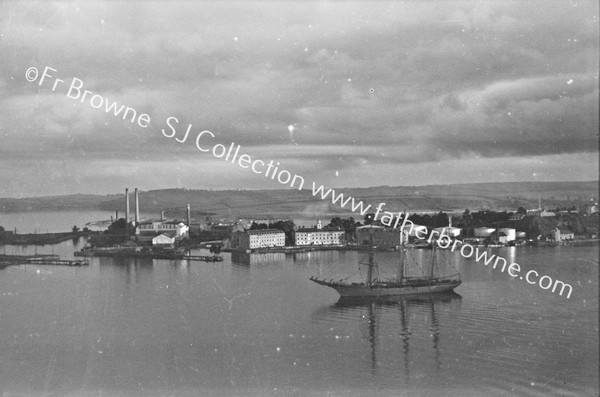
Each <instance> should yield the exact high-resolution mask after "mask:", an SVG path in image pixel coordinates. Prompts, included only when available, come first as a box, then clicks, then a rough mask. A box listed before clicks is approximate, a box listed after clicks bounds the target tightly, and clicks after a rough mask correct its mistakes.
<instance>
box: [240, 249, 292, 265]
mask: <svg viewBox="0 0 600 397" xmlns="http://www.w3.org/2000/svg"><path fill="white" fill-rule="evenodd" d="M285 256H286V254H285V253H282V252H269V253H264V254H247V253H243V252H232V253H231V262H232V263H233V264H235V265H244V266H249V265H272V264H281V263H284V262H285Z"/></svg>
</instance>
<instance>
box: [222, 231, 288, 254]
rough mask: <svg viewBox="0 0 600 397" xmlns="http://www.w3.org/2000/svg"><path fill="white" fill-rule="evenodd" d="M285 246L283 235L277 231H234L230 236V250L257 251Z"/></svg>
mask: <svg viewBox="0 0 600 397" xmlns="http://www.w3.org/2000/svg"><path fill="white" fill-rule="evenodd" d="M283 246H285V233H284V232H283V231H281V230H279V229H257V230H246V231H243V232H242V231H236V232H233V233H232V234H231V248H232V249H241V250H248V249H257V248H271V247H283Z"/></svg>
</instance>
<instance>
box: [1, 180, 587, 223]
mask: <svg viewBox="0 0 600 397" xmlns="http://www.w3.org/2000/svg"><path fill="white" fill-rule="evenodd" d="M336 191H337V189H336ZM339 192H341V193H343V194H344V195H345V196H346V197H348V196H352V197H354V198H355V199H356V200H357V201H358V200H363V201H364V202H365V204H371V205H372V206H376V205H377V204H379V203H380V202H384V203H386V206H385V209H386V210H388V211H401V210H404V209H406V210H408V211H409V212H419V211H435V212H438V211H446V212H452V211H463V210H464V209H466V208H469V209H471V210H481V209H490V210H508V211H514V210H515V209H516V208H518V207H519V206H522V207H525V208H537V207H538V197H539V196H541V199H542V207H545V208H551V207H556V206H572V205H577V206H579V205H581V204H583V203H589V202H590V199H592V198H593V199H594V200H598V182H595V181H592V182H519V183H485V184H462V185H430V186H397V187H390V186H378V187H370V188H343V189H339ZM188 203H189V204H190V205H191V207H192V210H193V212H194V214H195V215H202V214H216V215H219V216H225V217H260V216H265V217H267V216H271V217H314V216H316V215H329V214H339V215H342V214H348V215H350V214H352V213H351V210H350V209H349V208H348V207H346V209H342V208H340V207H339V206H338V205H333V204H331V200H321V198H320V197H313V196H312V192H311V191H310V190H303V191H298V190H291V189H289V190H282V189H280V190H216V191H212V190H188V189H161V190H151V191H141V192H140V207H141V211H142V212H146V213H147V212H156V213H157V214H159V213H160V211H161V210H164V211H166V212H167V214H169V215H171V216H181V215H182V214H184V213H185V207H186V205H187V204H188ZM131 206H132V209H133V194H132V196H131ZM124 208H125V200H124V195H123V194H121V195H115V194H113V195H106V196H99V195H69V196H57V197H34V198H22V199H12V198H0V211H1V212H15V211H40V210H57V211H58V210H67V209H70V210H72V209H76V210H86V209H90V210H91V209H102V210H109V211H114V210H119V211H123V210H124ZM355 215H356V214H355Z"/></svg>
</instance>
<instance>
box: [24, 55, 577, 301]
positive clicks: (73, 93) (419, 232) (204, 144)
mask: <svg viewBox="0 0 600 397" xmlns="http://www.w3.org/2000/svg"><path fill="white" fill-rule="evenodd" d="M56 72H57V70H56V69H54V68H51V67H49V66H46V67H45V68H44V70H43V72H42V73H41V75H40V72H39V70H38V69H37V68H36V67H33V66H32V67H30V68H28V69H27V71H26V72H25V79H26V80H27V81H29V82H35V81H37V83H38V85H39V86H42V85H43V84H45V83H47V85H48V86H51V90H52V91H53V92H56V91H57V89H58V88H59V87H65V86H66V85H67V84H65V82H66V80H63V79H59V78H58V77H56ZM38 78H39V79H38ZM84 87H85V84H84V82H83V81H82V80H81V79H78V78H76V77H73V78H72V79H71V80H70V83H68V89H67V90H66V96H67V98H70V99H72V100H75V101H79V102H81V103H84V102H87V103H89V105H90V106H91V107H92V108H94V109H98V110H102V111H104V112H106V113H107V114H112V115H113V116H114V117H118V118H121V119H123V120H124V121H129V122H130V123H131V124H133V125H138V126H139V127H140V128H148V127H149V126H150V125H151V122H152V120H151V117H150V115H148V114H146V113H139V112H138V111H136V109H134V108H132V107H129V106H125V105H119V104H117V102H116V101H111V100H109V99H108V98H105V97H103V96H102V95H100V94H96V93H94V92H92V91H90V90H87V89H85V88H84ZM165 124H166V126H167V128H161V130H160V131H161V133H162V134H163V135H164V136H165V137H167V138H173V139H174V140H175V141H176V142H179V143H185V142H187V141H188V138H189V136H190V134H191V133H192V127H193V126H192V124H188V125H187V127H185V128H184V129H179V120H178V119H177V118H176V117H173V116H170V117H167V118H166V120H165ZM183 131H185V132H183ZM215 139H216V135H215V134H214V133H212V132H211V131H207V130H202V131H199V132H197V133H196V136H195V139H193V138H192V139H191V141H193V142H195V145H196V148H197V149H198V150H199V151H200V152H202V153H211V154H212V155H213V156H214V157H215V158H219V159H222V160H224V161H229V162H231V163H233V164H237V165H238V166H240V167H241V168H244V169H249V170H251V171H252V172H254V173H255V174H257V175H263V177H265V178H268V179H271V180H274V181H277V182H279V183H280V184H282V185H286V186H289V187H292V188H297V189H298V190H302V189H303V188H304V185H305V179H304V178H303V177H302V176H300V175H297V174H293V173H292V172H290V171H288V170H286V169H283V168H282V167H281V163H280V162H278V161H273V160H269V161H264V160H261V159H256V158H253V157H252V156H250V155H249V154H247V153H243V150H242V146H241V145H238V144H236V143H234V142H231V143H230V144H229V145H228V146H226V145H223V144H221V143H218V142H215ZM312 195H313V197H319V198H320V199H321V200H331V203H332V204H334V205H339V206H340V207H341V208H346V209H349V210H351V211H352V212H354V213H359V214H360V215H361V216H365V215H366V214H367V213H369V211H370V210H371V208H372V207H371V205H368V204H365V203H364V202H363V201H362V200H357V199H355V198H354V197H351V196H345V195H344V194H343V193H339V192H336V191H335V190H334V189H327V188H325V187H324V186H323V185H320V184H317V183H315V182H312ZM384 206H385V203H379V204H378V205H377V207H375V213H374V217H373V221H376V220H379V222H381V224H383V225H385V226H388V227H393V228H398V227H400V234H401V235H403V234H404V233H406V234H407V235H408V234H412V233H413V228H414V227H415V225H414V224H413V222H411V221H410V220H408V213H406V212H405V213H401V212H397V213H393V212H390V211H384V210H383V207H384ZM400 222H402V223H400ZM407 224H410V225H409V228H410V229H409V230H408V231H406V227H407ZM436 233H437V235H438V236H437V237H434V235H435V234H436ZM414 235H415V236H416V237H417V238H418V239H420V240H424V239H426V238H427V241H428V242H429V243H431V244H437V245H438V246H439V247H440V248H444V249H450V251H452V252H454V251H456V250H458V251H459V252H460V254H461V255H462V256H463V257H464V258H472V257H473V256H475V262H477V263H483V264H484V265H485V266H489V265H490V264H491V266H492V268H493V269H494V270H496V269H500V271H501V272H504V271H505V270H506V272H507V273H508V275H509V276H510V277H513V278H515V279H517V278H518V279H519V280H525V281H526V282H527V283H528V284H536V285H538V286H539V287H540V288H541V289H543V290H549V289H550V288H552V289H551V291H552V292H553V293H556V292H558V295H560V296H562V295H563V292H565V291H568V292H567V294H566V297H567V299H568V298H570V297H571V293H572V291H573V287H572V286H571V285H570V284H566V283H564V282H562V281H560V280H553V279H552V278H551V277H550V276H547V275H543V276H541V277H539V276H540V274H539V273H538V272H537V271H535V270H529V271H528V272H526V273H524V272H523V271H522V270H521V265H519V264H518V263H514V262H513V263H510V264H509V263H508V261H507V260H506V259H505V258H503V257H501V256H498V255H489V253H488V251H487V250H482V251H480V250H479V247H474V246H472V245H470V244H468V243H464V242H463V241H460V240H458V239H452V238H451V237H450V236H448V235H446V234H442V235H440V233H438V232H437V231H434V230H432V231H431V234H429V237H428V233H427V228H425V227H423V226H420V227H419V228H415V229H414ZM459 246H460V248H458V247H459ZM492 262H493V263H492ZM523 274H524V275H523ZM559 288H560V290H559Z"/></svg>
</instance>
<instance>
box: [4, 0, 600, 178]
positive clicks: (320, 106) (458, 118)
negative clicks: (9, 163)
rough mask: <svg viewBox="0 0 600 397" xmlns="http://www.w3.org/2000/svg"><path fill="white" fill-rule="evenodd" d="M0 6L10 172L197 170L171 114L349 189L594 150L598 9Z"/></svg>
mask: <svg viewBox="0 0 600 397" xmlns="http://www.w3.org/2000/svg"><path fill="white" fill-rule="evenodd" d="M0 7H1V8H2V13H0V14H1V15H2V16H0V33H1V36H0V39H1V40H0V51H2V54H3V57H2V61H0V137H1V138H2V145H0V153H1V154H2V156H3V157H4V158H11V159H12V160H13V161H18V160H19V158H22V157H23V155H24V154H27V153H35V155H36V156H37V157H38V158H39V159H40V160H42V159H46V160H49V159H52V158H53V157H55V156H67V157H72V158H80V159H84V158H88V159H96V160H98V161H100V160H102V159H111V160H115V161H124V162H126V161H128V160H131V159H137V160H138V161H142V160H144V161H146V160H148V159H155V160H156V161H167V160H173V159H185V160H186V161H195V159H196V158H197V154H198V153H197V150H196V149H195V147H194V145H193V143H191V144H189V145H181V144H178V143H176V142H173V140H168V139H167V138H165V137H164V136H163V135H162V134H161V128H166V124H165V120H166V118H167V117H169V116H175V117H177V118H178V119H179V120H180V126H181V128H182V130H185V128H186V126H187V125H188V124H192V125H193V131H201V130H210V131H213V132H214V133H215V134H216V135H217V139H218V141H219V142H220V143H223V144H227V143H229V142H236V143H239V144H241V145H243V146H244V147H245V148H248V150H251V151H253V152H254V153H257V155H262V156H263V157H264V156H265V154H268V155H269V156H270V155H273V156H276V157H282V158H288V159H290V158H293V159H294V162H295V165H297V166H298V167H299V168H300V169H301V170H302V171H303V172H307V173H315V175H317V174H318V172H319V171H321V170H322V169H323V168H322V167H323V164H327V165H332V164H338V163H339V167H344V168H345V169H348V170H350V169H353V170H354V173H355V174H357V175H358V174H362V172H361V171H360V170H358V168H361V167H362V168H366V169H371V170H376V169H377V170H379V168H378V167H380V166H381V165H382V164H387V165H388V166H389V167H391V168H390V169H392V168H393V166H392V165H391V164H415V163H426V162H428V161H431V160H432V159H433V160H438V161H452V160H458V161H460V160H461V159H465V158H476V157H477V156H479V158H481V159H485V158H502V157H507V158H514V157H515V156H532V155H534V156H546V155H554V154H556V155H568V154H573V153H597V151H598V141H597V131H598V113H597V108H598V12H597V11H598V10H597V5H595V4H594V3H593V2H585V1H583V2H577V3H572V2H563V1H556V2H553V1H550V2H547V3H544V7H540V6H539V3H537V2H536V3H527V2H525V3H523V2H501V3H500V2H492V3H480V2H469V1H467V2H460V3H456V2H450V1H436V2H381V3H363V2H344V3H335V2H309V3H300V2H286V3H282V4H279V3H271V2H269V3H253V2H250V3H235V4H234V3H215V2H199V3H191V2H175V3H169V4H165V3H162V2H144V3H139V2H134V3H123V2H112V1H107V2H101V1H99V2H85V3H71V2H64V3H63V2H59V3H55V2H26V3H16V2H8V3H3V4H2V6H0ZM46 65H48V66H51V67H54V68H55V69H57V71H58V72H57V75H58V76H59V77H60V78H63V79H65V81H67V82H68V81H70V79H72V78H73V77H76V78H78V79H81V80H82V81H84V83H85V86H86V88H87V89H89V90H91V91H93V92H94V93H97V94H99V95H102V96H103V97H105V98H108V99H110V100H114V101H116V102H117V103H119V104H123V105H125V106H130V107H132V108H134V109H136V110H137V111H138V112H140V113H141V112H145V113H148V114H149V115H150V116H151V118H152V122H151V125H150V126H149V127H148V128H146V129H143V128H140V127H138V126H135V125H132V124H131V123H129V122H127V121H124V120H121V119H118V118H115V117H114V116H111V115H109V114H107V113H106V112H104V111H101V110H98V109H93V108H91V106H90V105H89V103H85V102H84V103H81V102H79V101H75V100H72V99H69V98H66V97H65V90H66V87H62V91H61V90H58V91H57V92H52V91H51V90H50V87H49V86H42V87H40V86H38V85H37V84H35V83H28V82H26V81H25V79H24V73H25V70H26V69H27V68H28V67H30V66H37V67H38V68H43V67H44V66H46ZM66 84H68V83H66ZM289 125H293V126H294V131H293V134H291V133H290V131H289V130H288V126H289ZM481 161H483V160H481ZM217 163H218V162H217ZM217 163H215V164H217ZM344 164H345V165H344ZM465 164H466V163H465ZM596 164H597V163H596ZM596 164H594V163H591V164H588V165H589V166H595V165H596ZM215 175H217V176H215V178H222V177H223V175H222V174H221V175H219V174H218V170H215ZM351 181H353V179H348V182H349V183H350V182H351Z"/></svg>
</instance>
